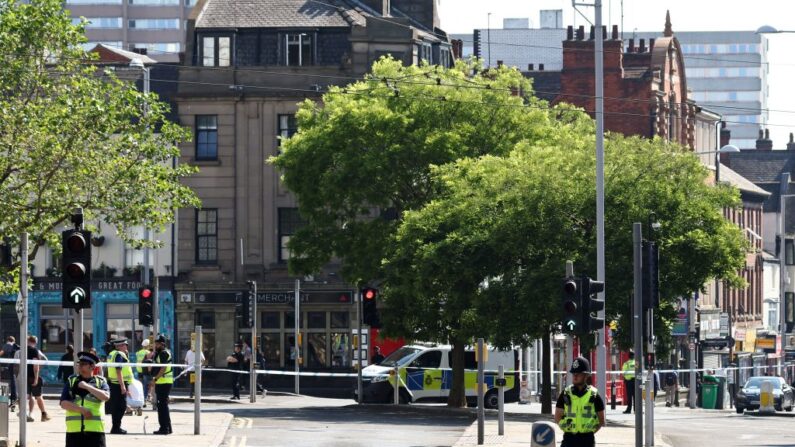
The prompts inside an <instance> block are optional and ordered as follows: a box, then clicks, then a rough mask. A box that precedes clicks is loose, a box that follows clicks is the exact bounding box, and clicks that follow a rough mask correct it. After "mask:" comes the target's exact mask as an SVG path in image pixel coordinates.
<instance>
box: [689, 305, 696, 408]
mask: <svg viewBox="0 0 795 447" xmlns="http://www.w3.org/2000/svg"><path fill="white" fill-rule="evenodd" d="M696 296H698V295H694V296H691V297H690V299H688V300H687V301H688V303H687V318H688V322H689V323H690V324H689V326H690V327H689V329H688V332H689V334H690V337H689V338H690V345H689V346H688V348H690V349H688V350H687V352H688V360H689V363H690V365H689V369H690V382H689V383H688V384H687V403H688V406H689V407H690V408H696V347H697V346H698V343H696V341H697V340H696Z"/></svg>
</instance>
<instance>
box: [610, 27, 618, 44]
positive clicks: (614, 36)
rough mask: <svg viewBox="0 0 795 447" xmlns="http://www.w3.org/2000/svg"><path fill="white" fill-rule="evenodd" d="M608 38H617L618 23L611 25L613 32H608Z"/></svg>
mask: <svg viewBox="0 0 795 447" xmlns="http://www.w3.org/2000/svg"><path fill="white" fill-rule="evenodd" d="M610 38H611V39H613V40H618V25H613V32H612V33H610Z"/></svg>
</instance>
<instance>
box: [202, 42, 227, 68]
mask: <svg viewBox="0 0 795 447" xmlns="http://www.w3.org/2000/svg"><path fill="white" fill-rule="evenodd" d="M201 52H202V54H201V61H202V65H203V66H205V67H228V66H230V65H231V64H232V38H230V37H228V36H207V37H202V46H201Z"/></svg>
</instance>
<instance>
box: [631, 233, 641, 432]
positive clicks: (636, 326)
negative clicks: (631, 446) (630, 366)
mask: <svg viewBox="0 0 795 447" xmlns="http://www.w3.org/2000/svg"><path fill="white" fill-rule="evenodd" d="M632 244H633V245H632V252H633V256H632V258H633V265H634V269H633V270H634V275H633V277H634V283H635V296H634V297H633V298H634V299H633V306H632V323H633V325H632V336H633V339H634V342H635V343H634V344H635V402H634V404H635V445H636V446H637V447H640V446H641V445H643V405H641V403H640V400H641V394H640V391H641V390H640V383H641V381H642V380H643V375H642V374H643V370H642V368H643V318H642V315H643V264H642V262H643V232H642V230H641V223H640V222H635V223H634V224H632Z"/></svg>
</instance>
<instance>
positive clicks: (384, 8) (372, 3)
mask: <svg viewBox="0 0 795 447" xmlns="http://www.w3.org/2000/svg"><path fill="white" fill-rule="evenodd" d="M362 3H364V4H365V5H367V6H368V7H370V9H372V10H374V11H375V12H377V13H378V14H379V15H381V16H383V17H387V16H389V0H362Z"/></svg>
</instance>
